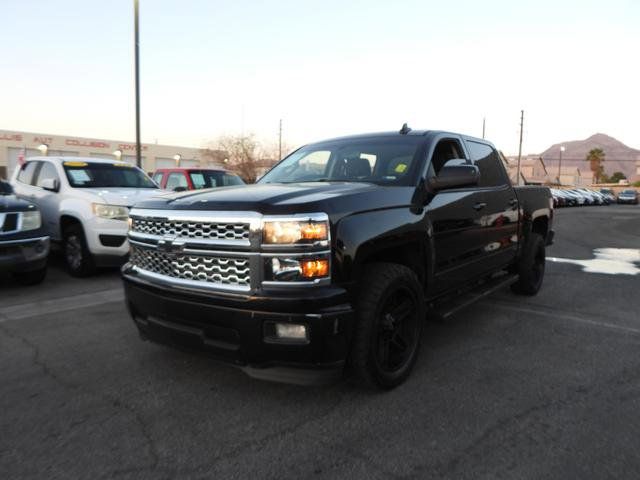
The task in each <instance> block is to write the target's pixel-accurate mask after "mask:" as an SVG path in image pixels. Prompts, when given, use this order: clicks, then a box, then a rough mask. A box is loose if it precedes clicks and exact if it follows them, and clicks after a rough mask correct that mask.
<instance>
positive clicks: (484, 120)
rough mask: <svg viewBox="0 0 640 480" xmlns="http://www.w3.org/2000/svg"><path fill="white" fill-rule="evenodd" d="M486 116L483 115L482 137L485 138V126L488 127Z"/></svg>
mask: <svg viewBox="0 0 640 480" xmlns="http://www.w3.org/2000/svg"><path fill="white" fill-rule="evenodd" d="M486 120H487V118H486V117H482V138H483V139H484V131H485V127H486Z"/></svg>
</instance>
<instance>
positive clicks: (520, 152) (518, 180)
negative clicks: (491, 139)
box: [516, 110, 524, 185]
mask: <svg viewBox="0 0 640 480" xmlns="http://www.w3.org/2000/svg"><path fill="white" fill-rule="evenodd" d="M523 126H524V110H520V145H519V147H518V178H517V180H516V185H520V160H521V159H522V128H523Z"/></svg>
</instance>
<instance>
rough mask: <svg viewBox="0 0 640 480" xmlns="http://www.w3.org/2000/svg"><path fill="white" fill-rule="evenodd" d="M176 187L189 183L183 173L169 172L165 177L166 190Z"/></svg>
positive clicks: (187, 185) (185, 186)
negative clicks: (167, 176)
mask: <svg viewBox="0 0 640 480" xmlns="http://www.w3.org/2000/svg"><path fill="white" fill-rule="evenodd" d="M178 187H182V188H188V187H189V184H188V183H187V177H185V176H184V173H175V172H174V173H170V174H169V178H167V185H166V187H165V188H166V189H167V190H174V189H176V188H178Z"/></svg>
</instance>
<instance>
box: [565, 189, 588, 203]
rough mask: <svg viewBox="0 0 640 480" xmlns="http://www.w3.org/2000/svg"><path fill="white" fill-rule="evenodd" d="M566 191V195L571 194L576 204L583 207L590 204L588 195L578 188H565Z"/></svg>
mask: <svg viewBox="0 0 640 480" xmlns="http://www.w3.org/2000/svg"><path fill="white" fill-rule="evenodd" d="M564 192H565V195H569V196H570V197H572V198H573V199H574V201H575V204H576V205H577V206H579V207H581V206H583V205H588V202H587V197H586V195H584V194H583V193H581V192H579V191H577V190H564Z"/></svg>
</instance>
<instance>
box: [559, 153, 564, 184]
mask: <svg viewBox="0 0 640 480" xmlns="http://www.w3.org/2000/svg"><path fill="white" fill-rule="evenodd" d="M562 152H564V145H562V146H561V147H560V161H559V162H558V185H562V181H561V180H560V175H561V174H562Z"/></svg>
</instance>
